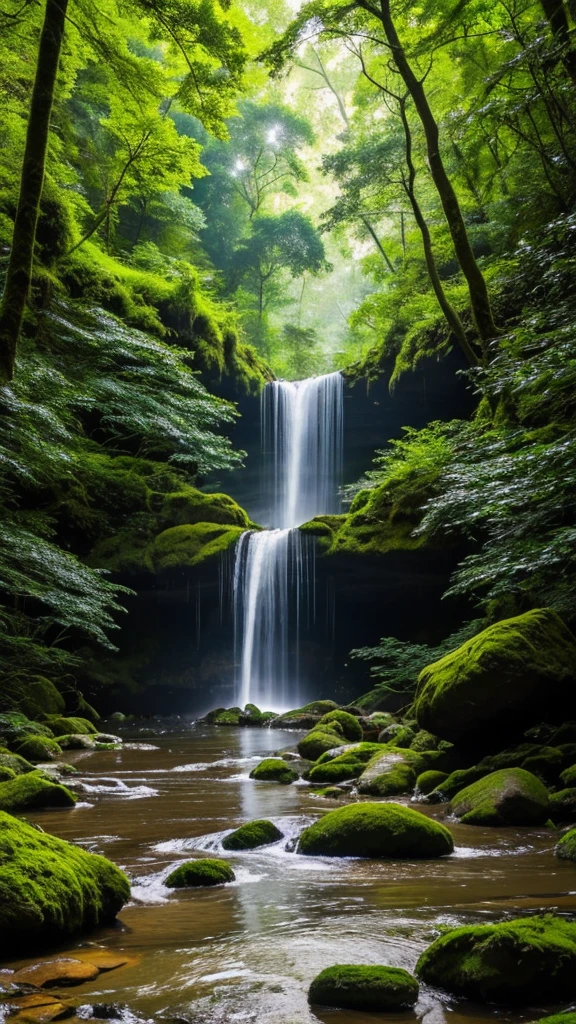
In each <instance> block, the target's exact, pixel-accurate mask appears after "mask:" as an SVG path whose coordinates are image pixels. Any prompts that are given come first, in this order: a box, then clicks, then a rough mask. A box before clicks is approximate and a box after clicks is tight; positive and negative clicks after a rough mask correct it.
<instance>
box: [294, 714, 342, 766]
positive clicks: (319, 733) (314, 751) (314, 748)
mask: <svg viewBox="0 0 576 1024" xmlns="http://www.w3.org/2000/svg"><path fill="white" fill-rule="evenodd" d="M342 739H343V737H342V732H341V731H340V725H339V723H338V722H332V723H331V728H330V729H329V728H328V726H324V728H322V729H321V728H320V727H315V728H314V729H312V730H311V732H309V733H307V735H306V736H304V738H303V739H301V740H300V742H299V743H298V753H299V754H300V755H301V757H304V758H306V760H307V761H316V760H317V759H318V758H319V757H320V755H321V754H324V753H325V752H326V751H327V750H332V748H333V747H339V746H341V745H342Z"/></svg>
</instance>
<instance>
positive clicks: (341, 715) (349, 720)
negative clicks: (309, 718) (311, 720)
mask: <svg viewBox="0 0 576 1024" xmlns="http://www.w3.org/2000/svg"><path fill="white" fill-rule="evenodd" d="M335 722H337V723H338V725H339V726H340V729H341V731H342V735H343V736H344V738H345V739H347V740H349V741H350V743H354V742H356V741H358V742H359V741H360V740H361V739H362V726H361V725H360V722H359V721H358V719H357V718H355V717H354V715H350V714H349V713H348V712H347V711H339V710H336V711H329V712H328V714H327V715H323V717H322V718H321V719H320V721H319V723H318V728H319V729H321V728H322V726H324V725H327V726H328V728H329V729H331V728H332V726H333V725H334V723H335Z"/></svg>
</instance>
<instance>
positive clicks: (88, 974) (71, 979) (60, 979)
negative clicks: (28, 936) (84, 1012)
mask: <svg viewBox="0 0 576 1024" xmlns="http://www.w3.org/2000/svg"><path fill="white" fill-rule="evenodd" d="M99 974H100V968H99V967H96V965H95V964H92V963H86V962H84V961H82V960H70V959H62V960H47V961H45V962H44V963H41V964H33V965H32V966H31V967H24V968H22V970H20V971H16V973H15V974H14V975H12V982H13V983H14V984H15V985H21V984H26V985H34V986H35V987H36V988H49V987H50V986H51V985H81V984H83V982H86V981H93V980H94V978H97V977H98V975H99Z"/></svg>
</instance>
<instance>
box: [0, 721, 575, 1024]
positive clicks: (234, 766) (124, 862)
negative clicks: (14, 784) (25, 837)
mask: <svg viewBox="0 0 576 1024" xmlns="http://www.w3.org/2000/svg"><path fill="white" fill-rule="evenodd" d="M302 735H303V733H301V732H300V733H295V732H284V731H283V730H281V729H273V730H270V729H246V728H234V727H231V728H230V727H229V728H227V729H222V728H217V727H214V726H212V725H198V724H197V725H194V724H193V723H185V722H182V721H180V722H177V723H172V724H168V723H166V724H165V725H163V726H162V727H160V728H159V729H158V730H157V735H155V736H154V737H149V736H144V735H143V734H140V735H139V734H138V732H137V731H136V732H135V733H133V734H132V735H131V737H130V739H131V740H132V742H127V743H125V744H124V745H123V747H122V748H121V749H116V750H100V751H87V750H79V751H70V752H69V753H68V754H67V755H66V759H67V761H69V762H71V763H73V764H74V765H75V767H76V768H77V769H78V774H77V776H75V777H74V783H73V784H74V787H75V789H76V790H77V792H78V794H79V797H80V798H79V801H78V803H77V804H76V805H75V806H74V807H70V808H62V809H60V808H58V809H54V810H28V811H27V812H26V815H25V816H26V819H27V820H28V821H29V822H31V823H33V824H35V825H38V826H40V827H41V828H43V829H45V830H46V831H47V832H50V833H52V834H53V835H57V836H59V837H61V838H63V839H68V840H72V841H74V842H75V843H78V844H80V845H81V846H82V847H83V848H84V849H86V850H88V851H91V852H96V853H101V854H104V855H105V856H106V857H109V858H110V859H111V860H113V861H114V862H115V863H116V864H118V865H119V866H120V867H122V868H124V870H125V871H126V872H127V874H128V876H129V878H130V881H131V886H132V897H131V900H130V902H129V903H128V904H127V905H126V906H125V907H124V909H123V910H122V912H121V913H120V915H119V917H118V920H117V921H116V923H115V924H113V925H109V926H106V927H105V928H101V929H99V930H97V931H95V932H91V933H90V935H89V937H88V938H86V939H78V940H75V941H72V940H67V942H66V943H64V944H61V945H60V946H58V947H57V948H54V947H51V948H50V952H49V954H46V955H45V956H43V957H39V956H38V955H36V956H35V957H19V958H18V959H14V960H5V961H4V963H3V970H2V972H1V973H0V984H2V986H3V987H4V988H5V989H9V988H10V985H11V980H12V979H13V978H14V976H15V975H14V974H13V973H12V972H16V971H22V970H23V969H25V968H29V967H32V966H33V965H35V964H37V963H38V962H39V960H42V961H46V960H50V961H54V960H56V959H60V958H70V959H72V960H74V959H77V960H80V961H83V962H84V963H85V964H86V963H92V964H93V965H94V966H95V967H96V969H95V970H94V971H93V972H92V973H91V974H90V976H89V977H88V975H86V972H84V975H83V977H85V979H86V980H80V983H79V984H74V985H73V986H64V985H63V984H61V982H60V981H59V979H58V978H56V979H54V980H53V981H52V982H49V986H50V987H49V988H42V989H41V991H42V992H43V993H44V996H41V995H40V996H38V992H37V991H36V990H33V989H31V988H30V989H26V988H24V989H23V990H22V993H21V996H20V997H19V998H20V999H22V998H25V997H26V995H28V996H35V999H32V1002H30V1001H29V1002H28V1004H26V1003H24V1004H23V1005H19V1006H18V1005H15V1004H14V1002H10V1001H8V1002H5V1003H4V1004H3V1012H4V1014H5V1015H7V1014H8V1013H12V1012H14V1011H17V1014H18V1017H19V1018H20V1020H21V1021H23V1020H24V1019H26V1020H35V1021H37V1022H44V1021H48V1020H52V1019H60V1018H61V1017H69V1018H70V1019H72V1020H73V1019H74V1018H80V1019H86V1018H90V1017H94V1018H100V1019H102V1018H105V1019H111V1020H122V1021H125V1022H130V1021H138V1020H142V1021H144V1020H153V1021H160V1020H166V1021H170V1022H175V1021H185V1022H187V1024H220V1022H224V1021H226V1022H228V1021H234V1022H239V1024H244V1022H254V1024H308V1022H313V1021H323V1022H325V1024H328V1022H329V1021H330V1022H334V1024H367V1022H368V1021H372V1022H373V1021H375V1020H382V1021H383V1020H386V1021H390V1022H399V1021H405V1022H408V1021H415V1020H426V1021H427V1024H441V1022H443V1021H448V1020H450V1021H453V1022H454V1024H457V1022H460V1021H462V1022H464V1020H465V1021H467V1022H473V1021H485V1020H489V1019H492V1018H496V1017H497V1018H499V1019H503V1020H505V1021H510V1022H511V1024H516V1022H518V1024H520V1022H523V1021H534V1020H538V1019H539V1018H541V1017H543V1016H544V1015H545V1014H547V1013H551V1012H553V1011H555V1010H557V1009H565V1008H566V998H565V997H564V998H563V999H562V1001H561V1002H558V1003H555V1002H551V1001H550V997H549V996H548V997H547V998H546V999H543V1000H542V1002H541V1003H539V1002H538V999H537V998H536V999H535V1000H534V1004H533V1005H530V1006H529V1007H526V1006H523V1007H522V1009H520V1010H518V1009H502V1007H499V1008H498V1007H496V1006H492V1005H490V1004H489V1003H475V1002H474V1001H471V1000H466V999H463V998H460V997H456V996H450V995H448V994H447V993H446V992H444V991H441V990H439V989H435V988H434V987H432V986H429V985H427V984H421V986H420V993H419V997H418V1001H417V1003H416V1004H415V1006H414V1008H413V1009H411V1010H405V1011H393V1012H389V1013H386V1014H374V1013H366V1012H364V1011H359V1010H331V1009H325V1010H324V1009H322V1010H321V1009H320V1008H318V1007H313V1008H311V1007H310V1006H309V1004H308V1000H307V994H308V988H309V986H310V983H311V981H312V979H313V978H314V977H315V976H316V975H317V974H318V973H319V971H321V970H323V969H324V968H326V967H329V966H331V965H333V964H337V963H345V964H367V965H377V964H389V965H392V966H394V967H399V968H405V969H407V970H409V971H413V970H414V967H415V964H416V962H417V960H418V957H419V956H420V954H421V953H422V952H423V951H424V950H425V949H426V948H427V947H428V946H429V945H430V943H431V942H432V940H433V939H434V938H435V937H436V936H437V935H438V933H439V931H438V930H439V928H441V926H442V925H449V926H452V927H453V926H457V925H465V924H466V925H468V924H483V923H489V922H501V921H505V920H508V919H512V918H518V917H519V916H524V915H531V914H534V913H537V912H538V913H543V912H544V913H546V912H554V913H558V914H560V915H561V916H563V917H565V918H566V919H567V920H571V919H572V916H573V914H574V912H575V911H576V866H575V865H574V864H573V863H572V862H570V861H562V860H559V859H557V858H556V857H555V856H554V847H555V844H556V842H557V840H558V833H556V832H554V831H552V830H551V829H550V828H548V827H545V826H541V827H532V828H526V827H524V828H493V827H487V828H483V827H479V826H470V825H464V824H461V823H459V822H457V821H452V820H449V821H448V825H449V828H450V831H451V833H452V836H453V839H454V845H455V849H454V853H452V854H451V855H449V856H446V857H442V858H441V859H437V860H428V861H414V860H405V861H397V860H389V861H386V860H383V861H379V860H368V859H350V858H338V857H329V858H328V857H322V856H314V857H306V856H301V855H299V854H297V853H296V852H294V846H295V842H294V841H295V839H296V837H297V836H298V835H299V834H300V833H301V831H302V829H303V828H305V827H306V826H308V825H310V824H311V823H312V822H314V821H315V820H316V819H318V818H319V817H320V816H321V815H323V814H325V813H326V811H328V810H332V809H333V808H336V807H338V806H340V804H339V803H338V802H337V801H335V800H331V799H329V798H326V797H318V796H316V795H314V793H313V791H312V789H311V787H310V786H309V785H307V784H306V783H304V782H295V783H292V784H291V785H279V784H274V783H269V782H259V781H256V780H253V779H250V778H249V775H250V772H251V770H252V769H253V768H254V767H255V765H257V764H258V763H259V761H261V760H262V758H263V757H264V756H265V755H266V754H269V753H273V752H276V751H278V750H282V749H284V748H286V747H288V746H292V747H293V746H294V745H295V743H296V742H297V741H298V740H299V739H301V737H302ZM395 801H396V802H400V803H406V804H408V803H409V798H408V797H395ZM413 806H416V805H413ZM417 806H418V810H420V811H424V813H426V814H427V815H429V816H431V817H437V818H438V819H441V820H444V814H445V808H443V807H442V806H438V805H434V804H432V805H429V806H426V805H421V804H418V805H417ZM261 818H265V819H270V820H271V821H272V822H273V823H274V824H275V825H276V826H277V827H278V828H279V830H280V831H281V832H282V833H283V838H282V840H279V841H278V842H276V843H273V844H271V845H268V846H264V847H261V848H259V849H255V850H250V851H231V850H227V851H224V849H223V848H222V840H223V839H224V838H225V836H226V835H227V834H229V832H230V830H231V829H234V828H236V827H237V826H239V825H241V824H242V823H243V822H246V821H249V820H253V819H261ZM211 856H225V857H226V859H227V860H228V862H229V863H230V864H231V865H232V868H233V870H234V874H235V880H234V881H233V882H231V883H229V884H226V885H222V886H217V887H214V888H206V889H178V890H174V889H170V888H168V887H167V886H166V884H165V882H166V879H167V877H168V876H169V874H170V873H171V872H172V871H173V870H174V869H175V868H176V867H178V865H180V864H182V863H183V862H184V861H187V860H193V859H196V858H201V857H211ZM106 957H108V958H112V959H106ZM98 958H101V959H100V964H98ZM102 958H104V959H102ZM108 964H114V966H113V967H110V968H108V967H107V965H108ZM103 965H104V966H103ZM80 973H82V972H80ZM76 980H78V979H76ZM21 987H22V986H21ZM46 993H49V995H48V996H46ZM574 996H575V998H576V982H575V993H574ZM38 1000H39V1001H38ZM44 1000H45V1001H44ZM50 1000H54V1002H50ZM60 1007H61V1008H60Z"/></svg>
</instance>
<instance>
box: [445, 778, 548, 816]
mask: <svg viewBox="0 0 576 1024" xmlns="http://www.w3.org/2000/svg"><path fill="white" fill-rule="evenodd" d="M450 809H451V811H452V813H453V814H455V815H456V817H457V818H460V820H461V822H462V824H463V825H496V826H500V825H502V826H505V825H543V824H544V822H545V821H547V820H548V818H549V817H550V808H549V798H548V790H547V789H546V787H545V786H544V784H543V783H542V782H540V779H537V778H536V776H535V775H532V774H531V773H530V772H527V771H525V770H524V769H523V768H503V769H502V771H499V772H492V774H491V775H486V776H485V777H484V778H483V779H480V780H479V781H478V782H473V783H472V785H471V786H467V787H466V789H463V790H462V791H461V792H460V793H457V795H456V796H455V797H454V799H453V800H452V803H451V805H450Z"/></svg>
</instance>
